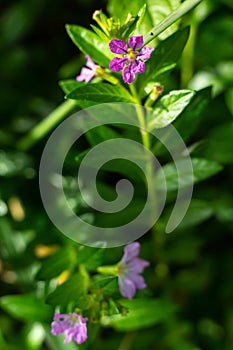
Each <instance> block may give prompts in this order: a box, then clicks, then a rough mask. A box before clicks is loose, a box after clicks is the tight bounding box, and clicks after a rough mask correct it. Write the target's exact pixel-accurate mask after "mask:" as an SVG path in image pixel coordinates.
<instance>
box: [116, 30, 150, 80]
mask: <svg viewBox="0 0 233 350" xmlns="http://www.w3.org/2000/svg"><path fill="white" fill-rule="evenodd" d="M142 45H143V36H142V35H141V36H132V37H131V38H129V40H128V44H127V43H126V42H125V41H123V40H120V39H112V40H111V41H110V43H109V48H110V50H111V51H112V52H113V53H116V54H120V55H123V57H115V58H113V59H112V60H111V62H110V65H109V68H110V69H111V70H112V71H113V72H119V71H121V70H122V77H123V79H124V81H125V82H126V83H128V84H130V83H132V81H133V80H134V79H135V74H136V73H144V72H145V69H146V66H145V61H146V60H148V59H149V58H150V55H151V52H152V51H153V50H154V49H153V47H150V46H145V47H143V48H142V49H141V51H137V50H138V49H140V48H141V47H142Z"/></svg>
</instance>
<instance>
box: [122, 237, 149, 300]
mask: <svg viewBox="0 0 233 350" xmlns="http://www.w3.org/2000/svg"><path fill="white" fill-rule="evenodd" d="M139 250H140V244H139V243H138V242H134V243H130V244H128V245H127V246H126V247H125V248H124V255H123V257H122V259H121V261H120V262H119V265H118V275H119V279H118V283H119V287H120V292H121V295H122V296H123V297H125V298H127V299H132V298H133V297H134V295H135V293H136V290H137V289H144V288H146V284H145V281H144V278H143V277H142V276H141V275H140V273H142V272H143V270H144V268H145V267H146V266H149V262H148V261H146V260H143V259H140V258H138V254H139Z"/></svg>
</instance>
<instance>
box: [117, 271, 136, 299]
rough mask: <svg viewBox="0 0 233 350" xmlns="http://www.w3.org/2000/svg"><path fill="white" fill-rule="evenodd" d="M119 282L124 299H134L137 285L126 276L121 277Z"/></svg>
mask: <svg viewBox="0 0 233 350" xmlns="http://www.w3.org/2000/svg"><path fill="white" fill-rule="evenodd" d="M118 281H119V287H120V292H121V295H122V296H123V297H124V298H127V299H132V298H133V296H134V295H135V293H136V286H135V284H134V283H133V282H132V281H131V280H130V279H128V278H127V277H125V276H120V277H119V280H118Z"/></svg>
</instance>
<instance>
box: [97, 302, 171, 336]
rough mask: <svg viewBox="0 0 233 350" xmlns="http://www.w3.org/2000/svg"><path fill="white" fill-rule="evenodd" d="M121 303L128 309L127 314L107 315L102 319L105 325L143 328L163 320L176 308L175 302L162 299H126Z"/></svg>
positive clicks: (120, 328)
mask: <svg viewBox="0 0 233 350" xmlns="http://www.w3.org/2000/svg"><path fill="white" fill-rule="evenodd" d="M120 304H121V305H122V306H123V307H125V308H127V309H128V313H127V315H126V316H122V315H113V316H106V317H104V318H103V319H102V324H103V325H106V326H112V327H113V328H115V329H117V330H119V331H131V330H137V329H142V328H146V327H150V326H152V325H155V324H158V323H161V322H163V321H164V320H166V319H168V318H169V317H171V315H172V314H173V313H174V312H175V310H176V307H175V305H174V304H172V303H171V302H169V301H165V300H162V299H133V300H125V299H124V300H120ZM145 315H146V316H145Z"/></svg>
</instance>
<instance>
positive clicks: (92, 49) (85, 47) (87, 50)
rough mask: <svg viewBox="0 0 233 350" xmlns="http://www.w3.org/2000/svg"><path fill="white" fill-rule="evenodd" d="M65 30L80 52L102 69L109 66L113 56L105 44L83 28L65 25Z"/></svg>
mask: <svg viewBox="0 0 233 350" xmlns="http://www.w3.org/2000/svg"><path fill="white" fill-rule="evenodd" d="M66 30H67V32H68V34H69V36H70V38H71V39H72V41H73V42H74V43H75V45H76V46H78V48H79V50H80V51H82V52H83V53H84V54H85V55H88V56H90V57H91V58H92V60H93V61H94V62H95V63H97V64H99V65H101V66H103V67H108V66H109V62H110V60H111V59H112V58H113V55H112V53H111V51H110V49H109V47H108V44H107V43H106V42H103V40H101V39H100V38H99V37H98V36H97V35H96V34H95V33H93V32H92V31H90V30H89V29H86V28H84V27H80V26H77V25H67V26H66Z"/></svg>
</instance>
